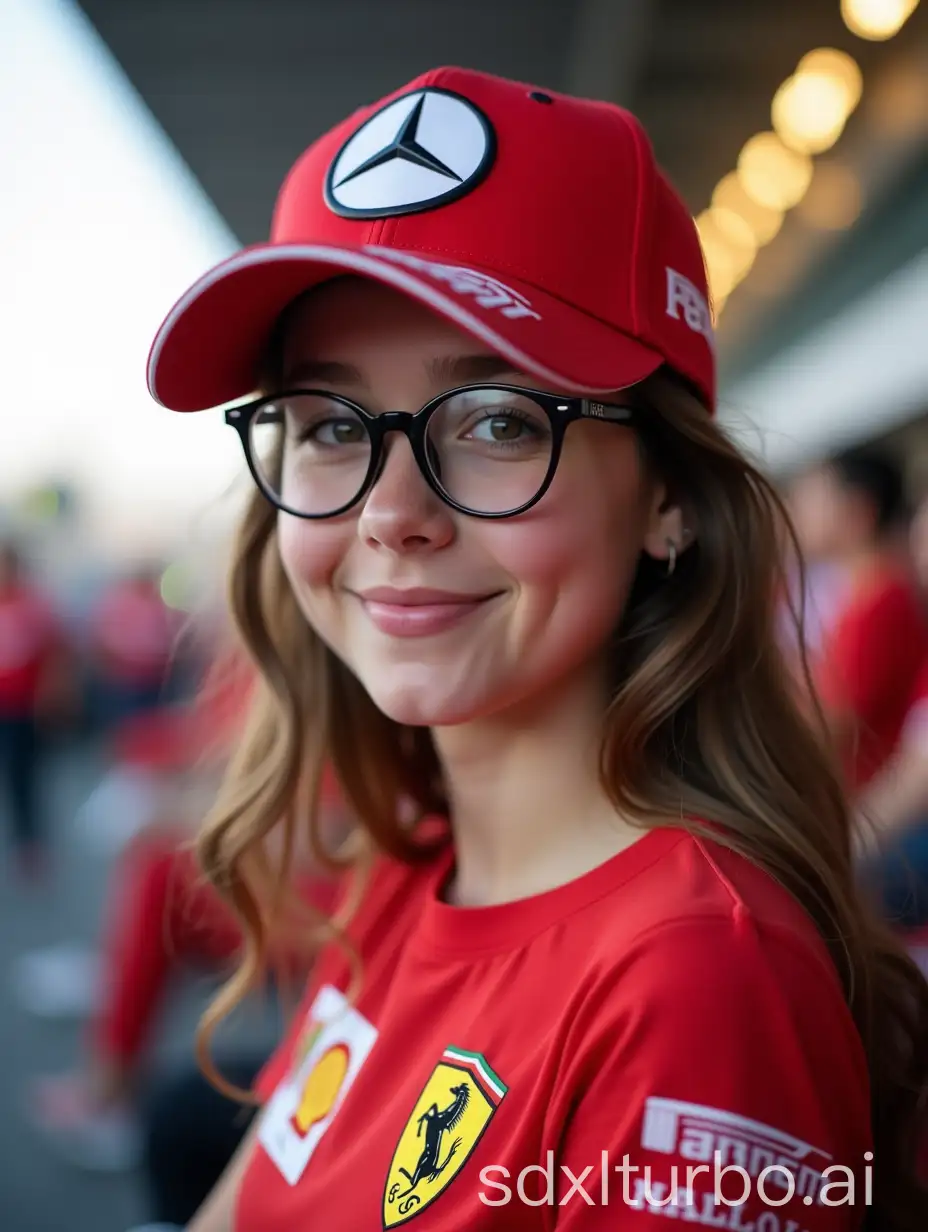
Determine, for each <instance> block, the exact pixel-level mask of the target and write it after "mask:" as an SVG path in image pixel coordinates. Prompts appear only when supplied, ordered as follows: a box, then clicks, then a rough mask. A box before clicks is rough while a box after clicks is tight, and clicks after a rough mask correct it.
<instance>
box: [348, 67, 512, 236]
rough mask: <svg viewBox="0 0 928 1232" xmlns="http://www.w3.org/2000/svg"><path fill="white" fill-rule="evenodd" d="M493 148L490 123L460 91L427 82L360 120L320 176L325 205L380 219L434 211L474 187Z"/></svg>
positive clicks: (353, 215) (350, 214)
mask: <svg viewBox="0 0 928 1232" xmlns="http://www.w3.org/2000/svg"><path fill="white" fill-rule="evenodd" d="M495 153H496V140H495V136H494V133H493V128H492V126H491V125H490V121H489V120H488V119H487V118H486V116H485V115H484V114H483V112H482V111H480V110H479V109H478V108H477V107H475V106H474V104H473V103H472V102H470V101H469V100H468V99H466V98H464V97H463V96H462V95H460V94H454V93H452V92H451V91H450V90H441V89H438V88H437V87H431V86H430V87H427V88H426V89H424V90H415V91H414V92H413V93H412V94H405V95H403V97H402V98H397V99H394V100H393V102H392V103H388V104H387V105H386V107H383V108H382V109H381V110H380V111H378V112H376V113H375V114H374V115H372V116H371V118H370V119H369V120H366V121H365V122H364V124H362V125H361V127H360V128H359V129H358V130H357V131H356V132H355V133H353V134H352V136H351V137H349V138H348V140H347V141H346V142H345V144H344V145H343V146H342V148H341V150H339V152H338V154H336V156H335V158H334V160H333V161H332V165H331V167H330V168H329V173H328V175H327V176H326V183H325V199H326V204H327V205H328V207H329V209H330V210H332V211H334V213H336V214H341V215H342V216H343V217H345V218H386V217H390V216H391V215H396V214H415V213H418V212H419V211H420V210H430V209H434V208H435V207H436V206H439V205H445V204H447V203H448V202H449V201H454V200H456V199H457V198H458V197H463V196H464V195H465V194H466V193H469V192H470V191H471V190H472V189H473V188H475V187H476V186H477V185H478V184H479V183H480V181H481V180H482V179H483V178H484V176H485V175H486V174H487V172H488V171H489V169H490V167H491V166H492V163H493V158H494V155H495Z"/></svg>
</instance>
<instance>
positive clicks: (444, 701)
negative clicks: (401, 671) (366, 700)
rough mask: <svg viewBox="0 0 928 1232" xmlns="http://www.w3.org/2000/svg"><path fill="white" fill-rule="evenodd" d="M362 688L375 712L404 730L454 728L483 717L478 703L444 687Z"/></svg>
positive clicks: (384, 685) (400, 684)
mask: <svg viewBox="0 0 928 1232" xmlns="http://www.w3.org/2000/svg"><path fill="white" fill-rule="evenodd" d="M365 687H366V688H367V691H368V694H369V695H370V698H371V700H372V701H373V703H374V705H375V706H376V707H377V709H378V710H380V711H381V712H382V713H383V714H385V715H386V716H387V718H388V719H392V720H393V721H394V723H401V724H403V726H405V727H455V726H458V725H459V724H461V723H469V722H471V721H472V720H473V719H476V718H479V717H480V716H481V715H483V714H486V713H487V706H486V705H485V704H484V705H480V700H481V699H477V698H475V697H473V696H465V695H462V693H461V692H460V691H459V690H456V691H455V692H454V693H451V692H449V690H448V687H447V683H441V682H436V684H435V686H434V687H428V686H425V685H423V684H422V683H421V682H420V683H417V684H415V685H413V684H410V683H408V682H405V683H403V682H386V681H381V682H377V683H376V684H374V683H373V682H365ZM482 700H483V701H484V702H486V700H487V699H482ZM490 708H492V707H490Z"/></svg>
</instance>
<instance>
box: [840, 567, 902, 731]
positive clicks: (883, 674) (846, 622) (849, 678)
mask: <svg viewBox="0 0 928 1232" xmlns="http://www.w3.org/2000/svg"><path fill="white" fill-rule="evenodd" d="M924 656H925V629H924V623H923V618H922V616H921V613H920V611H919V609H918V605H917V603H916V601H915V597H914V595H913V594H912V593H911V592H910V590H909V588H908V587H907V586H905V585H903V584H902V583H901V582H899V583H895V584H892V585H887V586H885V587H883V588H882V589H881V590H880V591H879V592H876V593H875V594H873V595H871V596H869V597H868V598H866V599H863V600H861V601H859V602H857V603H855V604H853V605H852V606H851V607H850V608H849V609H848V611H847V612H846V613H845V615H844V616H843V617H842V619H841V620H840V621H839V622H838V624H837V626H836V627H835V630H834V633H833V636H832V638H831V639H830V642H829V644H828V646H827V648H826V650H825V652H824V654H823V657H822V660H821V662H820V664H819V667H818V669H817V672H816V686H817V689H818V693H819V696H820V697H821V700H822V702H823V704H824V705H825V706H826V708H828V709H832V710H836V711H845V712H848V713H850V714H853V715H854V716H856V717H857V718H858V719H860V720H862V721H863V722H868V721H871V720H872V719H873V716H874V714H875V713H878V712H879V711H880V710H881V709H882V708H883V706H885V705H886V704H887V702H888V701H892V700H894V699H896V698H900V697H905V695H907V694H908V693H909V692H910V690H911V689H912V686H913V684H914V681H915V677H916V674H917V673H918V671H919V669H920V668H921V666H922V664H923V661H924ZM903 704H904V703H903Z"/></svg>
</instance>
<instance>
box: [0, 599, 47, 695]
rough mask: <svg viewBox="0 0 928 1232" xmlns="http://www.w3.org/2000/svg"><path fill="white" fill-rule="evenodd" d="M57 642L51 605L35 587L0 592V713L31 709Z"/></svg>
mask: <svg viewBox="0 0 928 1232" xmlns="http://www.w3.org/2000/svg"><path fill="white" fill-rule="evenodd" d="M58 642H59V629H58V625H57V622H56V620H55V618H54V615H53V613H52V609H51V606H50V604H49V603H48V602H47V601H46V600H45V598H44V597H43V596H42V595H41V594H40V593H39V592H38V591H36V590H34V589H32V588H31V587H28V586H16V587H13V588H11V589H9V590H5V591H3V592H0V715H3V716H6V717H7V718H10V717H24V716H26V715H29V714H31V713H32V712H33V710H34V708H35V702H36V692H37V690H38V687H39V683H40V681H41V679H42V673H43V672H44V670H45V668H46V667H47V665H48V661H49V658H50V656H51V655H52V653H53V652H54V650H55V648H56V646H57V645H58Z"/></svg>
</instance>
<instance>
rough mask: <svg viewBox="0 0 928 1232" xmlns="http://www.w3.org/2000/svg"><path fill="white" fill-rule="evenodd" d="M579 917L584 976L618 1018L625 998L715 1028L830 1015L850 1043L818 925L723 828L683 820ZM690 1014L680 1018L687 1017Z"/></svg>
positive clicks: (849, 1026) (848, 1021) (692, 1025)
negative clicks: (588, 964) (623, 881)
mask: <svg viewBox="0 0 928 1232" xmlns="http://www.w3.org/2000/svg"><path fill="white" fill-rule="evenodd" d="M598 917H599V918H598V919H595V920H593V919H588V920H587V924H585V928H587V933H588V935H589V940H590V961H592V963H593V970H592V971H590V977H592V978H590V987H596V988H598V995H599V998H600V1004H601V1005H603V1008H604V1010H605V1011H606V1016H608V1018H611V1019H613V1020H614V1021H615V1019H616V1016H617V1018H621V1016H624V1015H625V1014H626V1011H627V1010H629V1007H633V1011H635V1013H636V1014H637V1013H642V1011H643V1010H645V1007H651V1011H652V1013H657V1014H663V1013H664V1011H667V1013H668V1014H669V1015H670V1016H669V1018H667V1019H665V1020H664V1021H665V1023H673V1021H674V1016H675V1020H677V1021H678V1023H679V1024H680V1026H682V1029H683V1030H684V1032H685V1030H686V1029H693V1030H702V1031H706V1032H710V1034H711V1032H714V1031H717V1030H718V1027H720V1021H721V1020H722V1019H725V1020H727V1021H728V1023H731V1021H732V1020H733V1019H736V1020H737V1021H738V1023H741V1024H742V1026H743V1027H744V1029H746V1030H749V1029H751V1019H752V1015H755V1014H757V1013H763V1014H765V1015H767V1016H773V1018H775V1016H778V1015H786V1016H791V1018H794V1019H795V1018H796V1015H799V1016H800V1018H802V1019H808V1024H810V1026H812V1025H813V1021H815V1018H816V1015H818V1014H823V1015H824V1016H827V1018H828V1019H829V1020H831V1023H832V1025H833V1026H834V1029H836V1031H839V1032H840V1034H844V1035H847V1040H848V1045H849V1047H852V1048H855V1047H857V1045H855V1042H854V1037H855V1031H854V1027H853V1021H852V1018H850V1013H849V1010H848V1008H847V1002H845V997H844V992H843V988H842V981H840V977H839V973H838V968H837V966H836V962H834V958H833V956H832V954H831V952H829V950H828V946H827V945H826V942H824V940H823V936H822V933H821V931H820V928H818V926H817V925H816V923H815V920H813V919H812V917H811V915H810V914H808V912H807V910H806V909H805V907H804V906H802V904H801V903H800V902H799V901H797V899H796V898H795V897H794V894H792V893H791V892H790V891H789V890H788V888H786V887H785V886H783V885H781V883H780V882H779V881H778V880H776V878H775V877H774V876H773V875H771V873H770V872H769V871H768V870H767V869H764V867H762V866H760V865H759V864H757V862H754V861H753V860H751V859H748V857H747V856H744V855H742V854H739V853H738V851H736V850H732V849H731V848H728V846H726V845H725V843H723V841H722V840H716V839H712V838H707V837H705V835H702V834H696V833H691V832H688V830H683V832H679V833H678V835H677V840H675V841H673V843H672V844H669V845H668V846H667V848H665V849H664V850H663V851H662V854H661V857H659V859H657V860H654V861H652V862H651V864H649V865H648V866H647V869H645V870H643V871H642V872H641V875H640V876H638V877H637V878H636V882H635V883H633V885H627V886H625V887H624V890H622V893H621V894H617V896H615V898H614V899H613V902H611V903H608V904H605V903H604V904H600V906H599V912H598ZM686 1023H689V1027H686Z"/></svg>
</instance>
